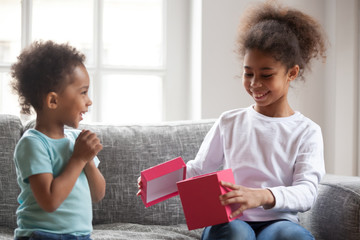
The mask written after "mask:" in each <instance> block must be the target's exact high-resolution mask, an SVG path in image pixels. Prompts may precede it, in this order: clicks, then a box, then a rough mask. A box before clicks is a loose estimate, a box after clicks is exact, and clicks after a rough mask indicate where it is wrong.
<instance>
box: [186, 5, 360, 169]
mask: <svg viewBox="0 0 360 240" xmlns="http://www.w3.org/2000/svg"><path fill="white" fill-rule="evenodd" d="M250 2H254V1H250V0H243V1H239V0H226V1H224V0H211V1H209V0H192V2H191V4H190V5H191V6H192V8H193V9H192V16H191V21H190V22H191V23H193V25H192V31H191V38H190V39H191V41H190V45H191V48H190V49H191V53H190V57H191V61H190V63H191V66H190V75H189V76H190V81H191V83H192V84H190V85H189V86H190V87H192V88H191V89H190V92H191V93H192V95H191V97H190V99H191V101H190V102H189V104H190V105H189V111H190V113H189V114H190V119H198V118H217V117H218V116H219V115H220V114H221V113H222V112H223V111H226V110H229V109H233V108H238V107H246V106H249V105H250V104H252V99H251V98H250V97H249V96H248V95H247V93H246V92H245V90H244V89H243V87H242V84H241V79H240V74H241V63H240V61H239V60H238V59H237V56H236V54H235V53H234V49H235V39H236V35H237V26H238V24H239V18H240V16H241V14H242V12H243V11H244V9H245V8H246V6H248V4H249V3H250ZM283 2H284V3H285V4H287V5H289V6H292V7H296V8H298V9H300V10H302V11H304V12H306V13H308V14H310V15H312V16H314V17H315V18H316V19H317V20H318V21H320V23H321V24H323V26H324V28H325V30H326V32H327V34H328V36H329V40H330V47H329V50H328V59H327V63H326V64H323V63H322V62H320V61H315V62H314V64H313V65H312V71H311V72H310V73H308V74H307V75H306V82H304V83H303V82H298V83H296V84H295V85H293V87H292V89H291V90H290V92H289V101H290V104H291V105H292V107H293V108H294V109H296V110H298V111H300V112H302V113H303V114H304V115H306V116H308V117H309V118H311V119H312V120H314V121H315V122H317V123H318V124H319V125H320V126H321V127H322V130H323V135H324V143H325V159H326V160H325V161H326V167H327V172H328V173H335V174H343V175H356V174H358V171H357V166H358V165H357V162H358V161H357V158H358V152H357V149H358V146H359V143H358V132H359V129H358V123H359V120H358V114H359V113H358V109H359V99H358V92H359V85H358V83H357V82H358V79H359V73H358V66H359V1H358V0H347V1H340V0H330V1H329V0H316V1H313V0H287V1H283ZM345 2H346V4H345Z"/></svg>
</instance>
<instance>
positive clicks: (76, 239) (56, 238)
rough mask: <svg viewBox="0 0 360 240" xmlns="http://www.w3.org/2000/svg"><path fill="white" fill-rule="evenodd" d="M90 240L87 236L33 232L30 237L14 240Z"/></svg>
mask: <svg viewBox="0 0 360 240" xmlns="http://www.w3.org/2000/svg"><path fill="white" fill-rule="evenodd" d="M45 239H47V240H91V238H90V234H89V235H82V236H75V235H71V234H55V233H48V232H43V231H34V232H33V233H32V234H31V235H30V237H17V238H15V240H45Z"/></svg>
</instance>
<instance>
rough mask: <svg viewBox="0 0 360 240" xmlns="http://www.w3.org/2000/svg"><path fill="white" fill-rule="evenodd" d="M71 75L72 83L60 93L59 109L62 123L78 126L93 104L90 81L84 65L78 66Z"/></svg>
mask: <svg viewBox="0 0 360 240" xmlns="http://www.w3.org/2000/svg"><path fill="white" fill-rule="evenodd" d="M70 77H71V80H72V81H71V83H70V84H68V85H67V86H66V87H65V89H64V90H63V91H62V92H61V93H60V94H59V110H60V112H61V113H62V114H61V113H60V114H61V122H62V124H65V125H68V126H70V127H74V128H77V127H78V126H79V122H80V121H81V120H82V119H83V117H82V115H83V114H85V113H86V112H87V111H88V107H89V106H90V105H91V104H92V102H91V100H90V98H89V96H88V90H89V84H90V81H89V75H88V73H87V71H86V68H85V67H84V66H83V65H79V66H77V67H76V68H75V69H74V72H73V73H72V74H71V76H70Z"/></svg>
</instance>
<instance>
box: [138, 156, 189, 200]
mask: <svg viewBox="0 0 360 240" xmlns="http://www.w3.org/2000/svg"><path fill="white" fill-rule="evenodd" d="M185 178H186V165H185V162H184V160H183V159H182V158H181V157H178V158H175V159H173V160H170V161H167V162H165V163H162V164H159V165H156V166H154V167H152V168H149V169H146V170H144V171H142V172H141V181H142V191H141V199H142V201H143V203H144V205H145V207H150V206H152V205H154V204H157V203H159V202H162V201H164V200H166V199H168V198H171V197H174V196H176V195H178V194H179V193H178V189H177V186H176V182H178V181H181V180H183V179H185Z"/></svg>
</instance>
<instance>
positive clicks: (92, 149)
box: [73, 130, 103, 162]
mask: <svg viewBox="0 0 360 240" xmlns="http://www.w3.org/2000/svg"><path fill="white" fill-rule="evenodd" d="M102 147H103V146H102V144H101V143H100V139H99V138H98V137H97V136H96V134H95V133H93V132H91V131H89V130H82V131H81V133H80V134H79V136H78V138H77V139H76V142H75V146H74V152H73V158H79V159H81V160H83V161H85V162H89V161H91V160H93V159H94V157H95V156H96V155H97V154H98V153H99V152H100V151H101V150H102Z"/></svg>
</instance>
